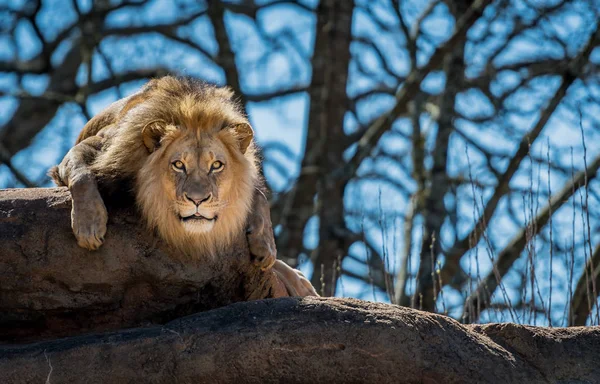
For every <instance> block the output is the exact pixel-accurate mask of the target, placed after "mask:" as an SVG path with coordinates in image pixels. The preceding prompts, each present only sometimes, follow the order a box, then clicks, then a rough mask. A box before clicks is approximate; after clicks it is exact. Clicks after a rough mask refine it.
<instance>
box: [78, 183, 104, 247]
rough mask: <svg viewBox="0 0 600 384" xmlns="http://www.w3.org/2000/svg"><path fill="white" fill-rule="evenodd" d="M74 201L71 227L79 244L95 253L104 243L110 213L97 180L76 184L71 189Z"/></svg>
mask: <svg viewBox="0 0 600 384" xmlns="http://www.w3.org/2000/svg"><path fill="white" fill-rule="evenodd" d="M69 189H70V190H71V196H72V199H73V208H72V209H71V227H72V228H73V234H75V237H76V238H77V244H78V245H79V246H80V247H82V248H86V249H89V250H91V251H94V250H96V249H98V248H100V246H101V245H102V243H103V242H104V235H105V234H106V222H107V221H108V213H107V212H106V207H105V206H104V201H103V200H102V197H101V196H100V192H99V191H98V186H97V184H96V181H95V180H87V181H86V182H83V183H82V184H77V183H75V184H74V185H72V186H71V187H70V188H69Z"/></svg>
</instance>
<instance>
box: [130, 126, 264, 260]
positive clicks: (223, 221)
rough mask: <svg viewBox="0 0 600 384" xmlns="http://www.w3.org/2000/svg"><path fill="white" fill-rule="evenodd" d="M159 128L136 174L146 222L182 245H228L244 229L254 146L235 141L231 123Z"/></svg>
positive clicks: (251, 188) (252, 178) (251, 187)
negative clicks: (156, 143) (214, 126)
mask: <svg viewBox="0 0 600 384" xmlns="http://www.w3.org/2000/svg"><path fill="white" fill-rule="evenodd" d="M246 126H247V124H246ZM247 127H248V129H250V128H249V126H247ZM159 129H161V130H162V134H161V136H160V139H159V142H160V145H159V147H158V148H157V149H156V150H155V151H153V152H152V153H151V154H150V155H149V157H148V160H147V161H146V164H145V165H144V167H143V168H142V169H141V171H140V173H139V174H138V187H137V201H138V205H139V206H140V207H141V208H142V211H143V212H144V216H145V217H146V219H147V220H148V223H149V224H150V225H151V226H152V227H155V228H157V229H158V231H159V232H160V234H161V236H162V237H163V238H164V239H166V240H167V241H168V242H169V243H171V244H176V245H178V246H180V245H183V247H184V248H185V247H186V245H187V246H189V249H193V250H198V249H204V251H207V250H208V251H212V250H214V249H215V247H218V248H223V247H226V246H228V245H229V244H230V242H231V241H232V240H233V238H234V236H236V235H239V234H241V233H244V228H243V226H244V224H245V221H246V217H247V216H248V213H249V211H250V207H251V204H252V195H253V193H254V185H255V183H256V180H257V177H258V176H257V169H256V164H255V159H254V154H253V153H252V152H253V150H252V149H251V148H250V149H249V148H246V147H244V146H240V140H239V132H236V130H235V128H223V129H221V130H215V131H214V132H211V131H208V130H204V131H201V132H198V130H189V129H185V128H181V127H175V126H167V127H163V128H159ZM238 131H239V127H238Z"/></svg>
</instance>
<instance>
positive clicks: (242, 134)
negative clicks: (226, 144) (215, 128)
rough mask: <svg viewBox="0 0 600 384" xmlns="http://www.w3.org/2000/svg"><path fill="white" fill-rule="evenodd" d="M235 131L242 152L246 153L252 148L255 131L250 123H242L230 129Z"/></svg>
mask: <svg viewBox="0 0 600 384" xmlns="http://www.w3.org/2000/svg"><path fill="white" fill-rule="evenodd" d="M230 129H231V130H232V131H233V134H234V136H235V138H236V139H237V142H238V145H239V147H240V151H242V153H246V150H247V149H248V147H249V146H250V143H251V142H252V139H253V138H254V131H253V130H252V127H251V126H250V124H248V123H241V124H237V125H234V126H233V127H230Z"/></svg>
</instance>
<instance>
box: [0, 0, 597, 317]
mask: <svg viewBox="0 0 600 384" xmlns="http://www.w3.org/2000/svg"><path fill="white" fill-rule="evenodd" d="M86 4H87V3H86ZM598 12H599V11H598V7H597V5H596V4H595V2H593V1H589V0H573V1H558V2H553V3H552V4H541V3H538V2H532V1H525V2H516V1H512V0H496V1H484V0H476V1H466V0H464V1H460V0H459V1H437V0H432V1H428V2H422V1H413V0H408V1H397V0H377V1H367V0H353V1H347V0H321V1H320V2H314V1H300V0H297V1H285V0H271V1H267V2H255V1H253V0H243V1H221V0H215V1H200V2H196V1H186V0H177V1H174V2H170V3H168V4H167V3H165V2H160V1H150V0H147V1H144V0H122V1H93V2H91V5H89V6H87V5H85V4H84V3H83V2H79V1H77V0H74V1H72V2H70V3H67V2H52V1H50V0H48V1H41V0H38V1H26V2H24V3H23V4H22V5H19V6H16V5H11V4H8V5H2V6H0V17H1V19H2V29H1V30H0V35H1V37H2V39H3V41H5V42H7V47H9V48H8V49H7V50H6V53H3V54H2V55H0V92H1V94H0V95H1V98H0V103H4V104H3V105H4V106H6V108H4V109H5V110H6V111H7V112H5V113H4V114H3V115H2V116H0V124H3V125H2V127H1V128H0V161H1V162H2V163H3V164H4V165H5V166H6V167H3V168H1V169H0V183H1V185H2V186H3V187H11V186H28V187H30V186H34V185H42V186H43V185H48V180H47V179H46V178H45V176H44V174H45V168H47V167H48V166H50V165H51V164H52V163H55V162H57V161H58V160H59V159H60V158H61V156H62V155H64V153H65V151H66V150H67V148H68V147H69V146H70V145H71V144H72V142H73V138H74V136H75V135H76V132H77V130H78V129H79V128H80V127H81V126H82V125H83V123H84V121H85V120H86V119H88V118H89V117H90V116H91V115H93V114H94V113H96V112H98V110H99V109H100V108H102V107H103V106H105V105H106V104H108V103H109V102H111V101H114V100H115V99H117V98H118V97H122V96H124V95H125V94H127V93H130V92H132V91H133V90H134V89H135V88H136V87H138V86H139V85H140V84H141V83H142V82H143V81H145V80H146V79H148V78H150V77H155V76H161V75H162V74H165V73H177V74H182V75H188V76H196V77H199V78H202V79H206V80H208V81H212V82H217V83H221V84H228V85H229V86H231V87H232V88H233V89H234V90H235V91H236V93H237V95H239V97H240V100H241V101H242V102H243V104H244V105H245V107H246V109H247V111H248V113H249V114H250V117H251V119H252V121H253V123H254V125H255V128H256V130H257V132H258V137H259V140H260V141H261V142H262V144H263V146H264V168H265V175H266V178H267V181H268V183H269V186H270V188H271V191H272V194H271V195H272V216H273V221H274V227H275V228H276V234H277V242H278V249H279V255H280V256H279V257H280V258H282V259H283V260H284V261H286V262H288V263H290V264H292V265H298V266H299V267H300V268H306V270H310V269H312V282H313V284H315V286H317V287H318V289H319V290H320V291H321V292H322V293H323V294H326V295H333V294H337V295H353V296H358V297H362V298H370V299H377V300H389V301H391V302H394V303H398V304H402V305H405V306H409V305H410V306H415V307H418V308H422V309H425V310H428V311H438V312H447V313H449V314H450V315H452V316H454V317H456V318H460V319H462V320H463V321H465V322H477V321H489V320H512V321H518V322H523V323H536V322H542V323H546V324H549V325H553V324H563V325H567V324H568V325H571V324H578V325H583V324H598V323H600V312H599V311H598V306H597V304H598V295H599V293H598V288H599V285H600V266H599V264H600V259H599V256H598V254H599V252H598V244H600V238H598V235H597V233H598V228H599V224H600V221H599V219H600V218H599V217H598V214H597V212H598V209H595V208H596V207H597V206H598V204H600V190H598V184H597V181H596V180H595V176H596V173H597V169H598V166H599V164H600V163H599V161H600V157H599V155H600V148H598V146H597V145H596V144H595V143H596V142H599V141H598V138H599V133H600V130H599V129H598V128H599V127H600V119H599V118H598V116H600V114H598V111H599V107H600V104H599V103H600V99H599V97H598V95H600V92H599V90H600V88H599V80H600V79H599V76H598V73H599V72H598V69H597V68H598V48H597V47H598V45H600V33H599V32H598V20H599V17H598V16H599V15H598ZM55 20H60V23H59V22H56V21H55ZM265 116H266V117H265ZM276 131H281V132H284V133H282V134H279V133H276ZM298 131H301V132H302V134H298V133H297V132H298ZM292 135H295V136H294V137H296V138H299V140H297V141H296V142H294V140H287V137H291V136H292ZM565 298H566V299H565Z"/></svg>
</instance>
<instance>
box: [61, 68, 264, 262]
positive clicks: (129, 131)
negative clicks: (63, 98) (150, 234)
mask: <svg viewBox="0 0 600 384" xmlns="http://www.w3.org/2000/svg"><path fill="white" fill-rule="evenodd" d="M232 96H233V93H232V92H231V91H230V90H229V89H227V88H218V87H215V86H212V85H208V84H205V83H202V82H199V81H196V80H191V79H186V78H175V77H170V76H167V77H163V78H160V79H156V80H152V81H151V82H149V83H148V84H147V85H146V86H145V87H144V88H143V89H142V90H141V91H140V92H138V93H136V94H134V95H132V96H130V97H128V98H127V99H124V100H120V101H118V102H116V103H114V104H113V105H111V106H110V107H109V108H107V109H106V110H105V111H104V112H103V113H102V114H100V115H98V116H96V117H94V118H93V119H92V120H90V121H89V122H88V124H87V125H86V127H85V128H84V130H83V131H82V133H81V134H80V136H79V138H78V143H79V142H84V143H85V140H86V139H88V138H92V137H100V138H101V141H102V142H101V144H99V146H100V150H99V151H98V153H97V154H96V155H95V156H94V159H93V161H91V162H90V164H89V169H90V170H91V172H92V173H93V174H94V175H95V176H96V177H97V179H98V180H99V181H100V182H101V183H103V184H107V183H108V184H111V183H112V185H113V186H117V187H118V183H119V182H120V181H121V180H123V179H129V180H133V181H134V184H133V185H134V192H135V196H136V203H137V205H138V206H139V208H140V210H141V212H142V216H143V218H144V219H145V220H146V222H147V224H148V226H149V227H150V228H154V229H156V230H158V232H159V234H160V236H161V237H162V238H163V239H164V240H165V241H166V242H167V243H168V244H170V245H172V246H175V247H177V248H179V249H180V250H181V251H183V252H184V253H186V254H190V255H205V254H212V253H213V252H214V251H216V250H217V249H223V248H225V247H227V246H229V245H230V244H231V241H232V240H233V239H234V236H236V235H239V234H241V233H245V230H244V225H245V222H246V218H247V216H248V213H249V211H250V208H251V205H252V199H253V194H254V189H255V188H256V186H257V183H258V182H259V175H258V169H257V168H258V167H257V158H256V154H255V148H254V144H253V141H252V130H251V128H250V126H249V124H248V120H247V119H246V117H245V116H244V114H243V113H242V112H241V111H240V109H239V107H238V105H237V103H235V102H234V101H232ZM65 159H66V158H65ZM215 159H218V160H219V161H222V162H223V163H224V164H225V166H224V168H223V170H222V171H220V172H219V173H218V174H216V173H215V174H212V173H210V170H209V167H210V162H211V161H215ZM174 160H182V161H184V162H185V164H188V165H189V174H187V172H188V168H186V175H185V176H182V175H178V174H177V172H174V169H173V164H174V163H173V161H174ZM63 163H65V161H63ZM61 167H62V164H61V166H59V167H57V168H55V169H54V170H53V171H51V175H52V176H53V177H54V179H55V180H57V183H59V185H60V184H62V185H67V186H69V187H71V185H69V182H68V181H66V179H69V178H70V179H74V176H73V175H67V171H68V170H63V169H66V168H61ZM72 172H73V171H72ZM207 174H208V176H206V175H207ZM192 178H194V180H196V179H197V180H205V182H204V181H203V182H202V183H204V184H202V183H200V182H198V183H196V184H197V185H195V186H194V188H196V189H195V190H199V191H200V192H202V191H203V188H204V187H205V186H206V188H208V189H210V188H212V189H211V190H212V191H213V192H214V193H213V194H212V195H209V196H212V198H211V199H210V200H209V201H208V203H206V204H203V205H202V206H201V208H202V209H204V211H201V212H200V213H202V212H208V211H210V212H212V213H213V214H216V215H218V219H216V220H212V221H211V224H208V223H204V224H202V225H201V226H195V224H186V223H184V222H183V219H182V217H184V215H182V212H183V213H185V212H188V211H189V210H190V209H191V208H194V209H200V208H195V207H194V204H192V203H191V202H190V201H191V199H189V198H184V197H182V196H187V192H185V190H184V189H185V188H187V187H186V186H187V185H190V183H192V182H191V181H190V180H191V179H192ZM206 188H205V189H206ZM208 189H207V190H208ZM182 191H183V192H182ZM203 215H205V214H203ZM206 215H209V214H206ZM206 215H205V216H206ZM191 221H203V220H191ZM205 224H206V225H205ZM199 225H200V224H199ZM194 228H196V229H198V228H200V229H198V230H195V229H194ZM102 236H103V235H102Z"/></svg>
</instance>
